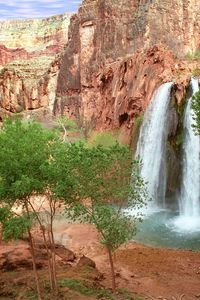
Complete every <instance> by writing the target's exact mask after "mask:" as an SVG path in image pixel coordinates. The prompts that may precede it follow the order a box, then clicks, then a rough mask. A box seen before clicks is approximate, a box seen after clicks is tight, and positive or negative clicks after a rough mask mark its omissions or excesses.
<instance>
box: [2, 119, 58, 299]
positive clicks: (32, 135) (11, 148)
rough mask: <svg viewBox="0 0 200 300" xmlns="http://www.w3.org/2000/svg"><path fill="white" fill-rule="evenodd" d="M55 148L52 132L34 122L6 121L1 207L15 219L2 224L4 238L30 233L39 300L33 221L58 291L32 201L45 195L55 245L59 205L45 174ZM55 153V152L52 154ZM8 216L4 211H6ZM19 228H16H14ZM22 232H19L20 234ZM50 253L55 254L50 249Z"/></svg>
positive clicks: (51, 280)
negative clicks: (36, 224)
mask: <svg viewBox="0 0 200 300" xmlns="http://www.w3.org/2000/svg"><path fill="white" fill-rule="evenodd" d="M55 145H57V148H58V149H59V145H60V142H59V139H58V137H57V136H56V135H55V134H54V133H53V132H51V131H49V130H47V129H44V128H42V127H41V126H40V125H39V124H37V123H35V122H23V121H21V120H19V119H17V120H14V121H11V120H6V121H5V122H4V124H3V127H2V130H1V131H0V162H1V163H0V204H1V207H2V208H6V209H8V208H9V210H10V214H11V215H12V217H9V218H7V220H3V217H2V220H1V227H2V230H3V236H4V237H5V238H6V239H10V238H16V237H18V236H19V237H20V235H21V234H22V233H24V232H25V231H27V233H28V236H29V243H30V248H31V254H32V259H33V270H34V275H35V279H36V286H37V292H38V298H39V299H41V291H40V286H39V279H38V274H37V270H36V261H35V252H34V247H33V236H32V233H31V226H30V225H31V224H32V217H33V216H34V219H35V221H36V222H37V223H38V225H39V226H40V228H41V230H42V234H43V238H44V242H45V245H46V250H47V255H48V258H49V272H50V275H49V276H50V282H51V285H52V289H55V290H56V289H57V284H56V274H55V253H54V251H51V253H50V251H49V249H48V247H47V235H46V232H45V226H43V223H42V219H41V217H40V215H41V214H40V211H38V209H37V208H35V206H34V203H33V202H34V200H33V197H35V196H39V197H41V195H45V196H46V199H47V203H48V204H49V207H50V209H49V214H50V220H51V222H50V230H49V232H50V234H49V240H50V244H51V245H54V238H53V225H52V224H53V218H54V216H55V210H56V203H55V201H54V200H53V195H52V193H51V191H50V189H49V177H50V175H49V174H48V173H47V172H46V169H47V168H48V165H49V164H50V163H51V160H52V153H53V151H54V148H55ZM52 149H53V150H52ZM16 207H20V208H21V210H22V214H21V215H20V216H17V215H15V216H13V211H14V210H13V208H16ZM4 212H5V210H4ZM17 224H18V225H19V226H18V230H17V226H16V228H15V225H17ZM18 231H19V232H18ZM51 250H54V249H53V247H51Z"/></svg>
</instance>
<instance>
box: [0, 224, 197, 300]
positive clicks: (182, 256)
mask: <svg viewBox="0 0 200 300" xmlns="http://www.w3.org/2000/svg"><path fill="white" fill-rule="evenodd" d="M37 237H38V235H37ZM55 237H56V242H58V243H62V244H63V245H64V246H66V247H68V248H69V249H70V250H72V251H74V252H75V254H76V257H77V259H76V260H75V261H74V262H73V263H72V265H73V266H75V265H76V263H77V261H78V259H79V257H81V256H82V255H83V254H84V255H86V256H88V257H89V258H91V259H92V260H94V261H95V263H96V266H97V268H98V270H99V271H100V272H101V273H103V275H104V276H103V278H104V279H103V281H102V280H100V284H101V285H103V286H105V287H106V288H110V287H111V278H110V270H109V264H108V257H107V253H106V251H105V249H104V247H103V246H102V245H101V244H100V243H99V238H98V234H97V232H96V230H95V228H94V227H93V226H91V225H87V224H82V225H80V224H73V225H72V224H70V225H69V224H66V222H62V221H59V222H58V223H57V224H56V226H55ZM6 253H7V254H6ZM7 255H8V257H7ZM38 255H39V256H38V258H39V262H38V263H39V266H40V267H41V268H42V269H41V271H40V272H43V271H44V272H45V269H43V267H42V266H43V265H44V266H45V264H44V263H45V261H44V259H45V257H44V256H42V252H41V251H39V252H38ZM11 256H12V257H11ZM2 259H4V260H5V259H6V261H7V262H9V263H10V265H11V266H13V265H14V266H16V268H15V272H14V273H15V276H14V277H15V278H16V272H18V270H19V272H18V275H17V277H20V276H22V272H23V271H22V268H23V267H25V270H26V271H25V272H26V273H28V272H29V271H28V269H30V268H31V260H30V253H29V252H28V248H27V244H26V243H25V242H17V243H16V242H15V243H9V244H8V245H5V244H4V245H3V244H1V246H0V263H2ZM58 265H59V266H60V263H59V264H58ZM67 266H68V265H65V267H64V269H63V270H64V273H65V277H68V276H72V275H70V273H69V272H72V271H69V270H68V267H67ZM115 267H116V268H115V271H116V275H117V285H118V288H126V289H128V290H129V291H130V292H132V293H134V294H135V293H136V294H137V295H140V297H142V299H148V300H150V299H151V300H152V299H153V300H155V299H156V300H157V299H163V300H192V299H200V284H199V283H200V255H199V253H198V252H193V251H189V250H188V251H185V250H170V249H158V248H151V247H146V246H142V245H139V244H137V243H134V242H132V243H129V244H127V245H125V246H123V247H121V248H120V249H119V250H118V251H117V252H116V254H115ZM60 268H61V269H62V265H61V266H60V267H59V270H60V271H59V272H61V269H60ZM75 268H76V269H75V273H74V274H73V276H75V278H76V277H77V278H79V277H80V276H79V275H80V274H81V269H80V268H79V267H78V266H77V267H75ZM20 270H21V271H20ZM20 272H21V273H20ZM61 273H62V272H61ZM64 273H63V274H64ZM0 274H1V275H0V279H1V280H3V281H2V282H3V284H4V286H5V284H6V285H7V284H8V289H10V286H9V284H10V280H11V279H12V278H10V276H11V275H10V274H12V272H1V271H0ZM20 274H21V275H20ZM73 276H72V277H73ZM5 282H7V283H5ZM25 284H27V283H26V282H25ZM0 298H1V296H0ZM6 299H7V298H6ZM12 299H13V298H12ZM23 299H24V298H23ZM70 299H71V298H70ZM72 299H73V300H78V299H82V298H77V299H74V298H72ZM84 299H85V298H84ZM120 300H121V298H120ZM122 300H124V299H122Z"/></svg>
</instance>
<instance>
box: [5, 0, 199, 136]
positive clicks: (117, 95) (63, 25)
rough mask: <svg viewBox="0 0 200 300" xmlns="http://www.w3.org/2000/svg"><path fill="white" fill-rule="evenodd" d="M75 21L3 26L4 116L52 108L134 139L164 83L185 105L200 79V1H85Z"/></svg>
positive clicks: (66, 16)
mask: <svg viewBox="0 0 200 300" xmlns="http://www.w3.org/2000/svg"><path fill="white" fill-rule="evenodd" d="M70 17H71V15H70V14H64V15H59V16H55V17H50V18H47V19H44V20H25V21H4V22H0V114H3V113H5V111H6V112H11V113H15V112H21V111H24V110H28V111H30V110H35V109H38V108H41V107H45V108H46V107H47V108H50V110H51V111H53V113H54V114H55V115H60V114H65V115H67V116H69V117H70V118H76V119H77V120H78V121H79V123H80V124H82V125H84V124H91V126H92V127H95V128H96V129H98V130H105V129H113V128H119V127H123V128H125V130H126V132H127V133H129V134H130V132H131V129H132V127H133V124H134V120H135V117H136V116H137V115H139V114H140V113H141V112H143V111H145V109H146V107H147V106H148V103H149V101H150V99H151V97H152V95H153V93H154V91H155V89H156V88H157V87H158V86H159V85H160V84H161V83H162V82H166V81H174V82H175V85H174V91H173V92H174V96H175V99H176V101H177V102H178V103H180V102H181V101H182V100H183V99H184V97H185V93H186V88H187V86H188V83H189V80H190V77H191V75H192V74H194V73H195V74H200V72H199V70H200V66H199V62H198V60H187V59H186V56H188V54H189V53H191V54H192V53H195V51H197V50H198V49H199V48H200V45H199V43H200V42H199V41H200V2H199V0H84V1H83V3H82V5H81V6H80V8H79V11H78V13H77V14H74V15H73V16H72V17H71V21H70ZM68 26H69V32H68ZM63 51H64V52H63ZM0 117H1V115H0Z"/></svg>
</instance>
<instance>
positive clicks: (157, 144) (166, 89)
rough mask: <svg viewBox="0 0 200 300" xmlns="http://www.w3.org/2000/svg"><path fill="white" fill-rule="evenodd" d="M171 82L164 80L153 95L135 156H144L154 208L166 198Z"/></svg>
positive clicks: (145, 175)
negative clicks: (166, 157) (166, 153)
mask: <svg viewBox="0 0 200 300" xmlns="http://www.w3.org/2000/svg"><path fill="white" fill-rule="evenodd" d="M172 85H173V83H172V82H169V83H165V84H163V85H161V86H160V88H159V89H158V90H157V92H156V93H155V94H154V96H153V99H152V100H151V103H150V106H149V108H148V109H147V111H146V113H145V116H144V122H143V125H142V127H141V130H140V135H139V140H138V144H137V150H136V157H139V158H140V159H142V167H141V171H140V175H141V176H142V177H143V178H144V179H145V181H147V182H148V190H149V194H150V196H151V197H152V206H154V207H158V206H160V205H161V207H163V203H164V199H165V190H166V160H165V156H166V155H165V152H166V140H167V134H168V123H167V121H168V108H169V104H170V92H171V87H172ZM161 203H162V204H161Z"/></svg>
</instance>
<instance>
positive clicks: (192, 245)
mask: <svg viewBox="0 0 200 300" xmlns="http://www.w3.org/2000/svg"><path fill="white" fill-rule="evenodd" d="M172 85H173V84H172V83H165V84H163V85H162V86H161V87H160V88H159V89H158V90H157V92H156V93H155V95H154V96H153V98H152V100H151V103H150V105H149V108H148V109H147V111H146V113H145V117H144V122H143V124H142V127H141V130H140V136H139V140H138V144H137V150H136V157H138V156H139V157H140V158H142V161H143V165H142V168H141V171H140V174H141V176H142V177H143V178H144V179H145V181H147V182H148V190H149V193H150V195H151V197H152V199H153V200H152V201H151V202H150V203H149V204H148V206H147V207H146V208H144V209H143V211H142V213H143V215H144V217H143V222H142V223H141V224H139V225H138V233H137V234H136V236H135V237H134V240H136V241H138V242H141V243H144V244H146V245H150V246H161V247H168V248H185V249H193V250H195V249H196V250H197V249H200V186H199V184H200V180H199V179H200V161H199V153H200V139H199V137H198V136H195V134H194V132H193V129H192V124H193V117H192V116H193V111H192V109H191V100H192V97H191V98H190V99H189V100H188V102H187V106H186V109H185V116H184V122H183V123H184V124H183V130H184V142H183V158H182V182H181V186H180V192H179V195H178V196H177V199H174V201H177V202H178V206H179V209H178V210H177V211H171V210H167V209H166V205H165V194H166V159H165V158H166V143H167V137H168V127H167V117H168V109H169V105H170V98H171V88H172ZM191 87H192V94H193V95H194V94H195V93H196V92H197V91H198V89H199V85H198V80H197V79H192V80H191ZM163 199H164V200H163ZM129 213H132V214H133V215H135V211H134V210H132V211H129Z"/></svg>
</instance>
